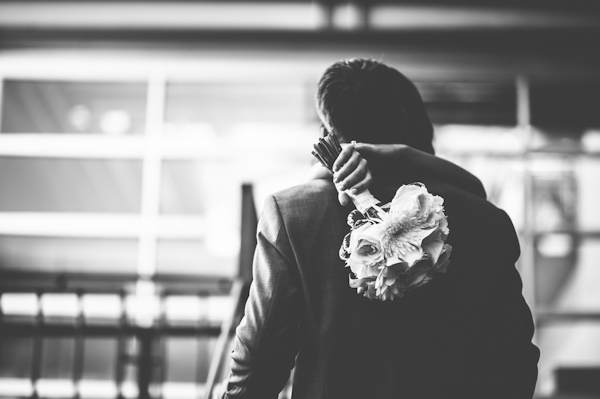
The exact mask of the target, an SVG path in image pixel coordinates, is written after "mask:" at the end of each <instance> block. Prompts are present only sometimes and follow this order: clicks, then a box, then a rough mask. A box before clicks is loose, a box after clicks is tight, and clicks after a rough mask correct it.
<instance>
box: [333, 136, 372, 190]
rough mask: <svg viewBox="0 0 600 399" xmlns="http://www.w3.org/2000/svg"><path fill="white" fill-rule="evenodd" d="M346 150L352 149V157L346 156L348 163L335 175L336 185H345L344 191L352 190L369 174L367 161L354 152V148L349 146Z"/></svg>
mask: <svg viewBox="0 0 600 399" xmlns="http://www.w3.org/2000/svg"><path fill="white" fill-rule="evenodd" d="M346 148H351V153H350V156H349V157H347V156H346V157H347V160H346V162H345V163H344V164H343V165H342V166H341V167H340V168H339V169H338V171H337V172H335V173H334V174H333V181H334V183H344V184H343V189H346V188H350V187H351V186H352V185H354V184H356V183H357V182H358V181H360V180H362V178H363V176H364V175H365V174H366V172H367V161H366V160H365V159H364V158H363V157H361V156H360V154H359V153H358V152H356V151H354V149H353V148H352V146H347V147H346ZM344 150H345V148H344ZM340 156H341V154H340ZM338 159H339V157H338ZM336 162H337V161H336Z"/></svg>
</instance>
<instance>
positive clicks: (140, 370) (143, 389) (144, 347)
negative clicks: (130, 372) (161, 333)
mask: <svg viewBox="0 0 600 399" xmlns="http://www.w3.org/2000/svg"><path fill="white" fill-rule="evenodd" d="M138 331H139V332H138V342H139V346H138V356H137V383H138V391H139V393H138V398H139V399H150V382H151V380H152V369H153V367H154V358H153V356H152V351H153V349H154V348H153V347H152V346H153V342H152V340H153V334H152V330H151V329H150V328H140V329H139V330H138Z"/></svg>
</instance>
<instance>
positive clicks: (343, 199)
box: [338, 191, 350, 206]
mask: <svg viewBox="0 0 600 399" xmlns="http://www.w3.org/2000/svg"><path fill="white" fill-rule="evenodd" d="M349 199H350V198H349V197H348V194H346V192H345V191H338V201H339V202H340V205H341V206H346V205H347V204H348V201H349Z"/></svg>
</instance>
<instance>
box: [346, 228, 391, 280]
mask: <svg viewBox="0 0 600 399" xmlns="http://www.w3.org/2000/svg"><path fill="white" fill-rule="evenodd" d="M382 237H383V230H382V229H381V225H380V224H372V223H366V224H363V225H362V226H360V227H358V228H356V229H355V230H353V231H352V234H351V236H350V243H349V245H348V251H349V252H350V256H349V258H348V259H346V263H347V264H348V266H350V269H352V272H353V273H354V274H356V276H357V277H358V278H364V277H374V276H377V275H378V274H379V270H380V269H379V266H381V265H382V263H383V262H384V260H385V258H384V253H383V247H382V244H381V238H382Z"/></svg>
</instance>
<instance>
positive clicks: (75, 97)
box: [1, 80, 146, 135]
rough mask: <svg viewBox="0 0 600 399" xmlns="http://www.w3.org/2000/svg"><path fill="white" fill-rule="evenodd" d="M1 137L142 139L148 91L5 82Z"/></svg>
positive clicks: (83, 84)
mask: <svg viewBox="0 0 600 399" xmlns="http://www.w3.org/2000/svg"><path fill="white" fill-rule="evenodd" d="M3 93H4V94H3V99H2V100H3V101H2V130H1V131H2V132H3V133H104V134H111V135H121V134H142V133H143V132H144V130H145V118H146V116H145V113H146V85H145V84H141V83H110V82H51V81H23V80H7V81H5V82H4V91H3Z"/></svg>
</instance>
